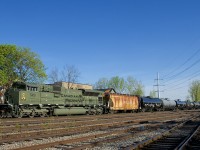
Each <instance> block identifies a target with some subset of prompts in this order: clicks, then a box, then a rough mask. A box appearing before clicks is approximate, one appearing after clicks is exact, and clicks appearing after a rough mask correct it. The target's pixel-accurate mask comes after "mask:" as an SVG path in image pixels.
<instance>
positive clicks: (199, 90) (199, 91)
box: [189, 80, 200, 101]
mask: <svg viewBox="0 0 200 150" xmlns="http://www.w3.org/2000/svg"><path fill="white" fill-rule="evenodd" d="M189 93H190V96H191V98H192V100H193V101H200V80H195V81H193V82H192V84H191V86H190V88H189Z"/></svg>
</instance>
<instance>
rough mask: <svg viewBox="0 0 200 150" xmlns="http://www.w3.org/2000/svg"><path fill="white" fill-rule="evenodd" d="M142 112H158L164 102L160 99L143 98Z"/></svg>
mask: <svg viewBox="0 0 200 150" xmlns="http://www.w3.org/2000/svg"><path fill="white" fill-rule="evenodd" d="M141 109H142V111H157V110H161V109H162V101H161V99H159V98H151V97H141Z"/></svg>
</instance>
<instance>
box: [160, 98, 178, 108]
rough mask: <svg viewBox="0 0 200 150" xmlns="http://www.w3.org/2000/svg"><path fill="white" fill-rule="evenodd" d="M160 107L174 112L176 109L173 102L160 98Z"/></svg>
mask: <svg viewBox="0 0 200 150" xmlns="http://www.w3.org/2000/svg"><path fill="white" fill-rule="evenodd" d="M161 101H162V107H163V110H175V109H176V102H175V101H174V100H170V99H168V98H162V99H161Z"/></svg>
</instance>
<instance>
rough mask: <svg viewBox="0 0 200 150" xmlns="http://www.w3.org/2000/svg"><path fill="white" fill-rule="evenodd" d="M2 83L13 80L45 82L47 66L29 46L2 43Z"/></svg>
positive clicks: (9, 82)
mask: <svg viewBox="0 0 200 150" xmlns="http://www.w3.org/2000/svg"><path fill="white" fill-rule="evenodd" d="M0 54H1V55H0V59H1V61H0V62H1V64H0V68H1V73H0V74H1V75H2V76H1V84H2V85H7V86H9V85H11V84H12V82H13V81H24V82H32V83H33V82H34V83H38V82H43V81H44V80H45V79H46V73H45V67H44V65H43V63H42V61H41V60H40V58H39V56H38V55H37V54H36V53H34V52H31V51H30V49H28V48H22V47H17V46H16V45H0Z"/></svg>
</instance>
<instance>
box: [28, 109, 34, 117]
mask: <svg viewBox="0 0 200 150" xmlns="http://www.w3.org/2000/svg"><path fill="white" fill-rule="evenodd" d="M34 116H35V111H34V110H33V111H32V113H30V114H29V117H30V118H33V117H34Z"/></svg>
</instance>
